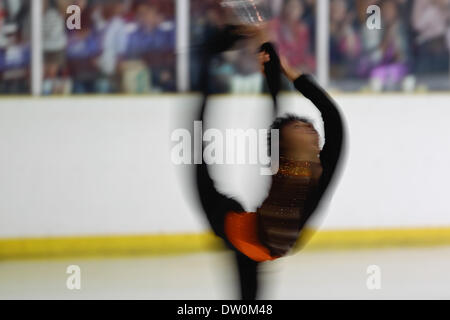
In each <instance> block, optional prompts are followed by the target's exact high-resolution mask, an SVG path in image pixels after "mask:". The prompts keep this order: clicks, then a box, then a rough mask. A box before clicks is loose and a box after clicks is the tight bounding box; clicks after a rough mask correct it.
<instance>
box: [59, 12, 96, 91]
mask: <svg viewBox="0 0 450 320" xmlns="http://www.w3.org/2000/svg"><path fill="white" fill-rule="evenodd" d="M81 9H82V11H81V26H82V27H81V29H79V30H77V29H74V30H70V31H68V44H67V48H66V55H67V67H68V74H69V75H70V77H71V79H72V92H73V93H76V94H84V93H96V92H98V91H99V90H100V89H99V87H100V84H99V83H98V81H99V79H101V72H100V69H99V68H98V65H97V58H98V57H99V56H100V54H101V53H102V45H101V34H100V32H97V31H96V30H95V28H94V26H93V22H92V17H91V16H92V11H91V10H90V9H92V8H88V7H85V6H84V7H82V8H81Z"/></svg>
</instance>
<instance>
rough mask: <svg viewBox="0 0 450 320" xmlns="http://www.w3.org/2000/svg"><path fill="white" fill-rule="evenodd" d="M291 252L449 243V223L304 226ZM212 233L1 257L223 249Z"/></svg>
mask: <svg viewBox="0 0 450 320" xmlns="http://www.w3.org/2000/svg"><path fill="white" fill-rule="evenodd" d="M304 235H305V236H304V237H303V238H302V239H303V240H301V241H299V243H297V245H296V248H295V250H294V252H296V251H299V250H300V249H301V250H343V249H350V250H354V249H369V248H389V247H425V246H440V245H450V227H447V228H415V229H379V230H372V229H371V230H321V231H313V230H307V231H305V233H304ZM223 249H224V246H223V245H222V241H221V240H220V239H219V238H217V237H215V236H214V235H213V234H211V233H200V234H159V235H117V236H84V237H60V238H20V239H19V238H18V239H0V260H15V259H51V258H74V257H80V258H82V257H83V258H89V257H92V258H101V257H118V256H167V255H178V254H189V253H196V252H208V251H219V250H223Z"/></svg>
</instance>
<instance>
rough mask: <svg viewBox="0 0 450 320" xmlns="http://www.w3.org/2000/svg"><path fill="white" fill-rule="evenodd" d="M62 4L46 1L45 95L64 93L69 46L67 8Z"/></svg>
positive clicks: (44, 19) (43, 31)
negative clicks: (63, 74)
mask: <svg viewBox="0 0 450 320" xmlns="http://www.w3.org/2000/svg"><path fill="white" fill-rule="evenodd" d="M61 4H62V2H61V1H60V2H58V1H55V0H44V1H43V5H44V16H43V19H42V24H43V25H42V48H43V51H44V83H43V87H44V88H43V91H44V92H43V93H44V94H51V93H64V92H67V90H65V89H64V85H65V84H64V83H63V81H62V79H61V78H60V76H61V72H62V71H63V68H64V67H65V63H66V54H65V49H66V46H67V35H66V23H65V19H64V14H65V7H64V6H60V5H61Z"/></svg>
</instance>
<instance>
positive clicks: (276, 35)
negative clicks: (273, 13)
mask: <svg viewBox="0 0 450 320" xmlns="http://www.w3.org/2000/svg"><path fill="white" fill-rule="evenodd" d="M304 13H305V3H304V2H303V1H302V0H285V2H284V4H283V8H282V10H281V15H280V16H279V17H278V18H275V19H274V20H273V21H272V22H271V29H272V32H273V39H274V41H275V43H276V44H277V47H278V50H279V52H280V54H281V55H282V56H284V57H286V59H287V61H288V63H289V64H290V65H291V66H293V67H294V68H300V69H302V70H303V71H304V72H313V71H315V68H316V62H315V58H314V56H313V54H312V52H311V47H310V43H311V42H310V36H311V35H310V28H309V26H308V25H307V24H306V23H304V22H303V21H302V20H301V18H302V17H303V15H304Z"/></svg>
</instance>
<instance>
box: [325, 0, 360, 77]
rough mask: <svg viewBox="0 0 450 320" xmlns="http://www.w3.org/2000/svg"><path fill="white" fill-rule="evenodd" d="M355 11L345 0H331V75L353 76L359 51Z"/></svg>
mask: <svg viewBox="0 0 450 320" xmlns="http://www.w3.org/2000/svg"><path fill="white" fill-rule="evenodd" d="M355 18H356V15H355V12H354V11H353V12H352V11H349V4H348V2H347V1H346V0H333V1H332V2H331V7H330V63H331V76H332V77H335V76H337V77H349V76H354V71H355V70H354V68H353V66H354V63H355V59H358V58H359V55H360V53H361V41H360V38H359V35H358V33H357V31H356V28H355V25H354V22H355Z"/></svg>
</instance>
